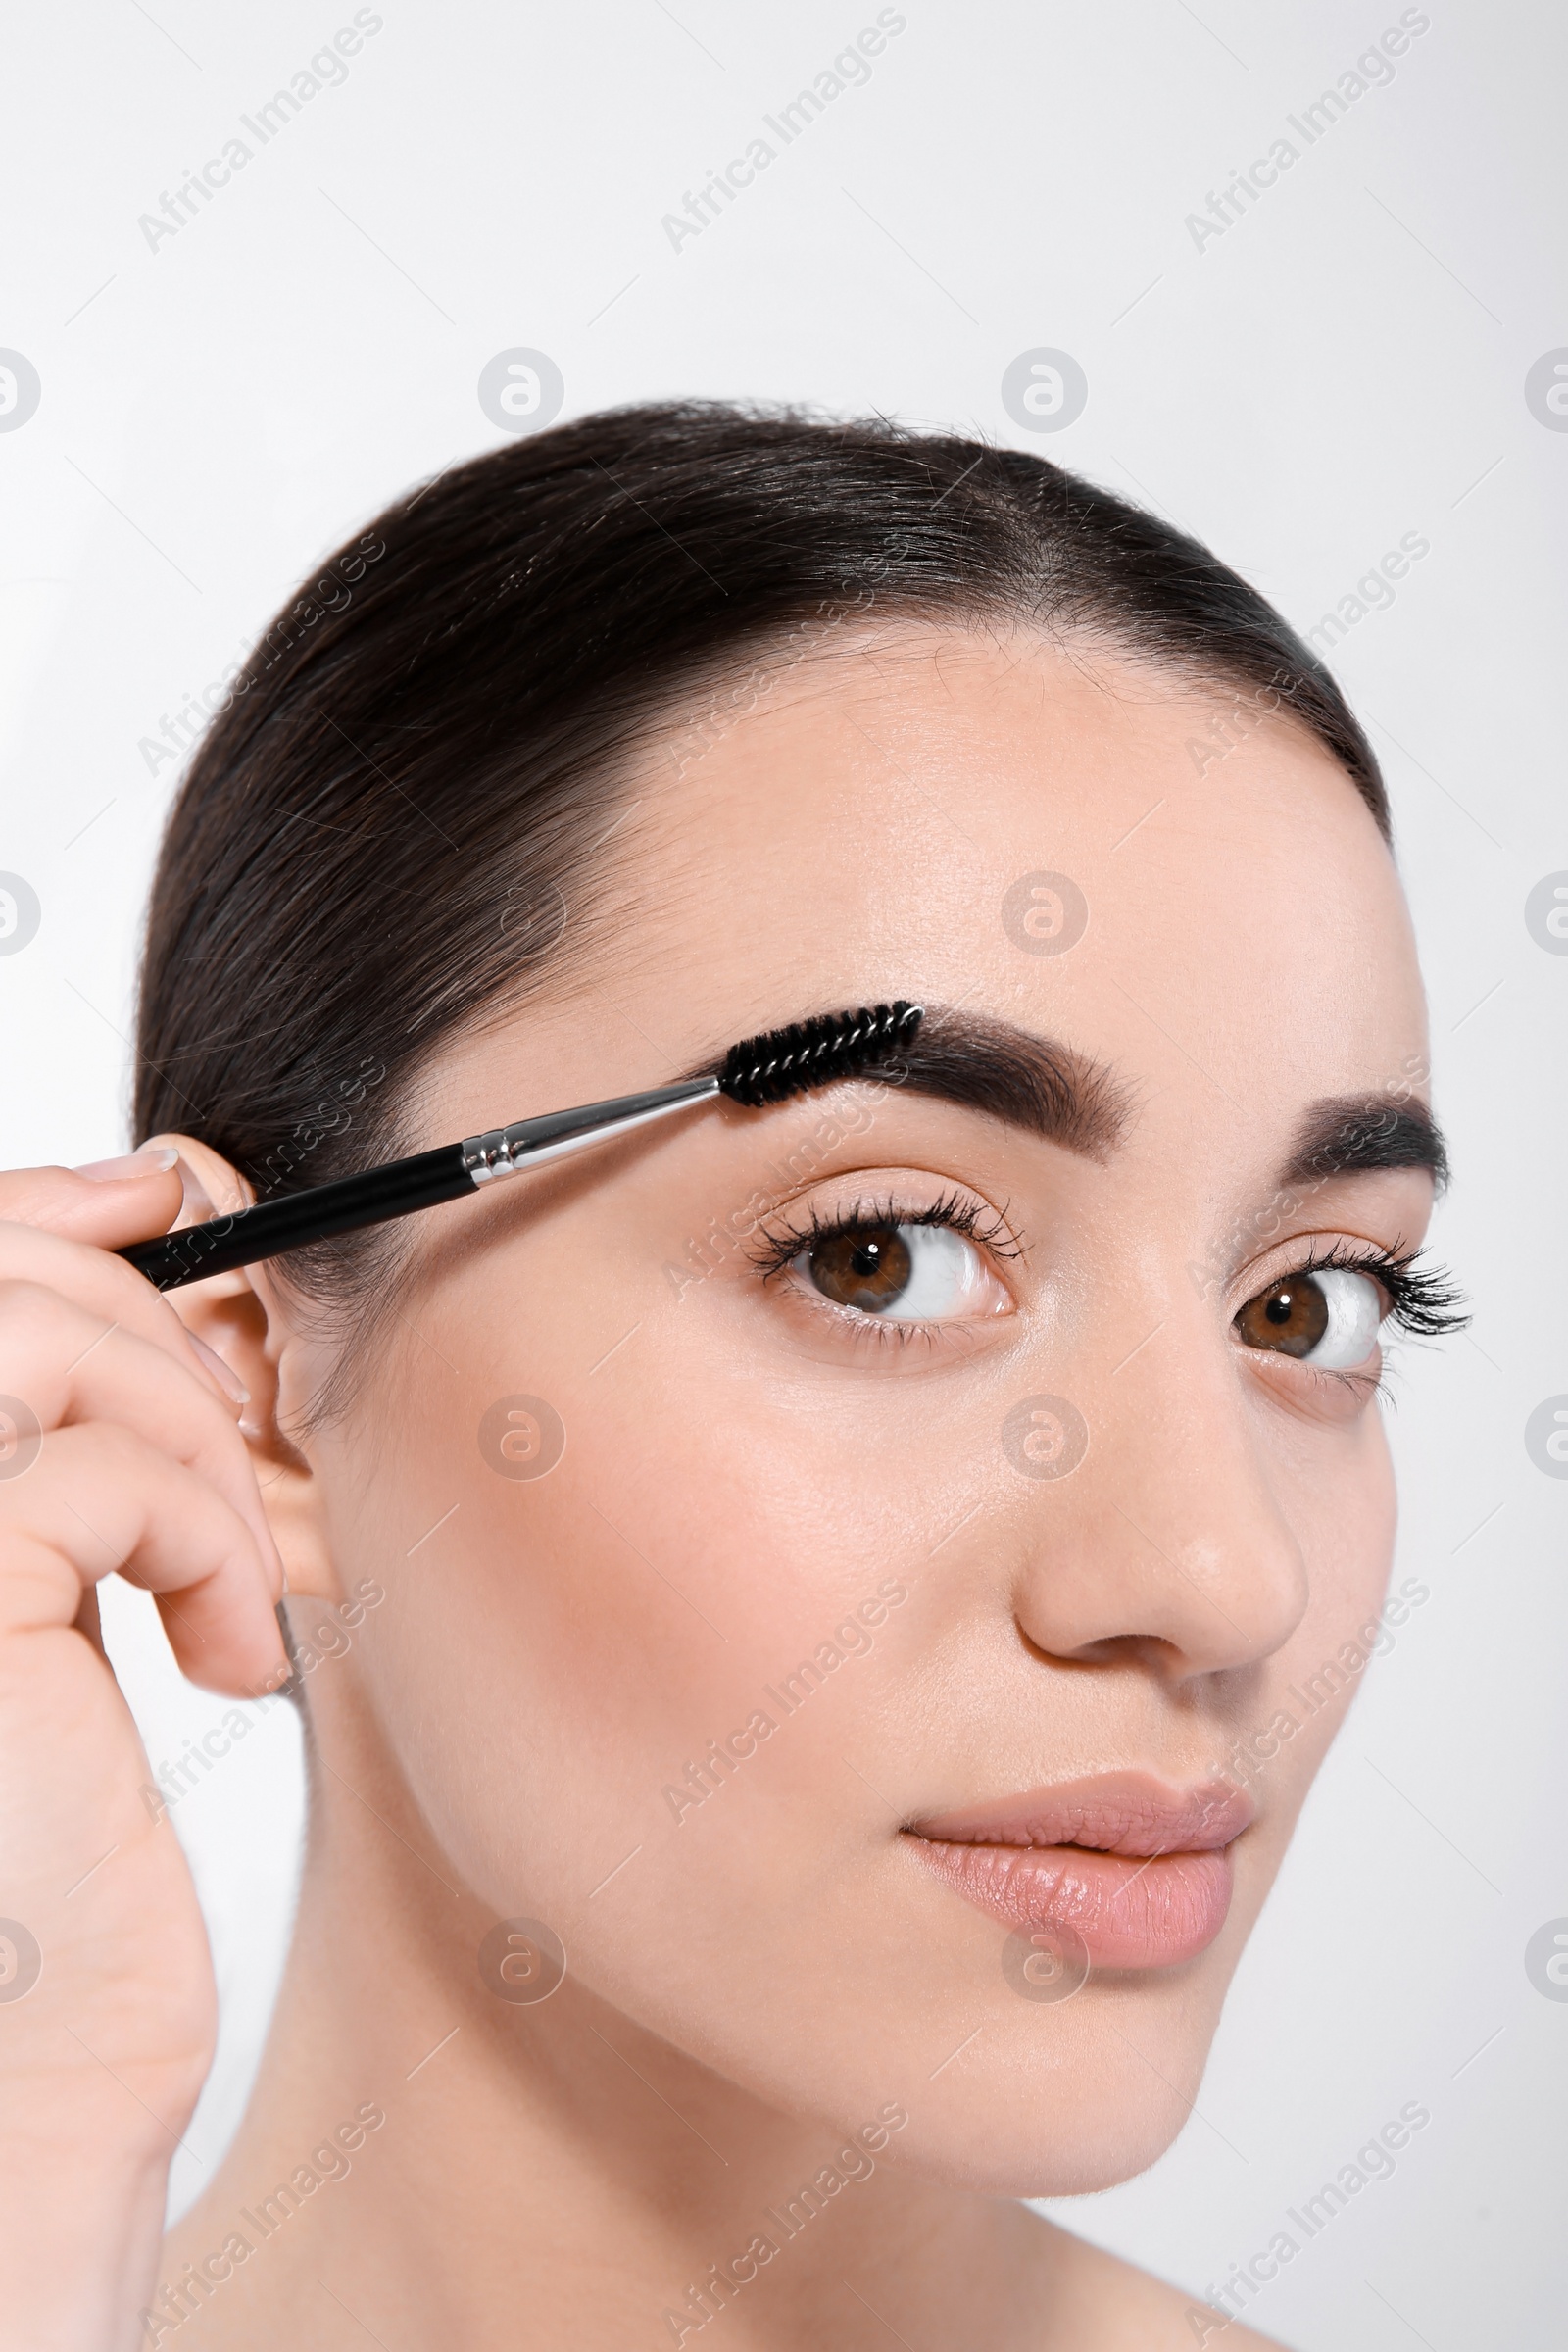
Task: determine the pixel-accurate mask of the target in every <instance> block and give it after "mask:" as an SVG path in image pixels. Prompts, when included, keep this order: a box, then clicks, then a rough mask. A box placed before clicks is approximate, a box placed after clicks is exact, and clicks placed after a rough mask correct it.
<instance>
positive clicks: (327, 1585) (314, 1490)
mask: <svg viewBox="0 0 1568 2352" xmlns="http://www.w3.org/2000/svg"><path fill="white" fill-rule="evenodd" d="M147 1142H148V1143H149V1144H153V1145H159V1144H172V1146H173V1147H174V1149H175V1151H176V1152H178V1153H179V1177H180V1182H181V1183H182V1185H183V1186H184V1188H185V1199H184V1204H183V1206H182V1207H181V1209H180V1212H179V1215H178V1216H177V1217H176V1219H175V1220H174V1226H173V1230H174V1231H175V1232H177V1231H178V1230H179V1229H180V1228H181V1227H182V1226H186V1225H201V1224H204V1223H205V1222H206V1220H207V1219H208V1218H209V1217H221V1216H229V1215H232V1214H233V1213H234V1212H235V1211H236V1210H238V1209H242V1208H249V1207H250V1206H251V1205H252V1204H253V1202H254V1201H255V1198H256V1196H255V1194H254V1193H253V1191H252V1190H251V1187H250V1185H249V1184H248V1183H247V1182H246V1180H245V1178H244V1177H243V1176H242V1175H240V1174H239V1172H238V1170H237V1169H235V1168H234V1167H232V1166H231V1165H230V1164H229V1162H228V1161H227V1160H226V1159H224V1158H223V1157H222V1156H221V1153H220V1152H215V1151H213V1150H212V1148H211V1146H210V1145H207V1144H203V1143H198V1142H197V1140H196V1139H195V1137H194V1136H189V1135H154V1136H149V1137H148V1138H147ZM164 1295H165V1297H166V1299H168V1301H169V1303H170V1305H171V1306H172V1308H173V1310H174V1312H175V1314H176V1315H178V1317H179V1319H180V1321H181V1322H182V1323H183V1324H184V1326H185V1329H186V1330H187V1331H188V1332H189V1333H190V1334H191V1335H192V1337H193V1338H194V1339H198V1340H200V1341H202V1343H203V1344H204V1345H205V1346H206V1347H208V1348H212V1349H213V1350H214V1352H215V1353H216V1354H218V1355H220V1356H221V1358H222V1360H223V1362H224V1363H225V1364H226V1365H227V1366H228V1368H229V1370H230V1371H231V1372H233V1373H234V1374H236V1375H237V1377H238V1378H239V1380H240V1381H241V1382H242V1383H243V1385H244V1386H245V1387H246V1388H247V1389H249V1391H250V1399H249V1401H248V1403H247V1404H246V1406H245V1410H244V1413H243V1415H242V1416H241V1419H240V1424H239V1427H240V1434H241V1436H242V1437H243V1438H244V1440H245V1443H246V1445H247V1446H249V1448H250V1455H251V1461H252V1464H253V1466H254V1468H255V1471H256V1483H257V1486H258V1487H259V1489H260V1490H261V1496H262V1503H263V1506H264V1508H265V1509H266V1512H267V1517H268V1521H269V1524H270V1527H271V1530H272V1537H273V1540H274V1542H275V1543H276V1544H277V1548H278V1550H279V1551H280V1552H281V1553H282V1555H283V1566H284V1569H285V1571H286V1572H287V1576H288V1590H289V1591H290V1593H311V1594H315V1595H318V1596H319V1597H320V1598H321V1599H324V1600H338V1599H340V1598H341V1597H342V1595H341V1593H339V1590H338V1581H337V1575H336V1571H335V1570H334V1568H333V1564H332V1555H331V1551H330V1548H329V1547H328V1545H327V1543H326V1541H325V1532H324V1525H323V1517H322V1511H321V1503H320V1495H319V1486H318V1481H317V1478H316V1474H315V1472H314V1471H313V1469H312V1467H311V1464H310V1462H309V1460H308V1459H307V1457H306V1455H305V1454H304V1453H302V1452H301V1450H300V1448H299V1446H296V1445H295V1444H294V1442H293V1441H292V1440H291V1439H290V1438H289V1437H288V1436H287V1435H286V1434H285V1433H284V1430H283V1428H282V1426H281V1422H280V1418H279V1402H280V1398H281V1397H282V1394H283V1391H284V1385H285V1384H284V1370H283V1358H284V1355H285V1353H286V1352H288V1351H290V1350H298V1349H299V1348H303V1346H304V1345H305V1341H304V1337H303V1335H302V1334H301V1332H300V1330H299V1328H298V1325H297V1323H296V1322H294V1321H292V1320H291V1319H290V1316H289V1310H288V1305H287V1302H286V1299H285V1298H284V1296H283V1294H282V1293H281V1292H280V1291H279V1289H278V1287H277V1285H276V1284H275V1283H274V1282H272V1281H271V1280H270V1278H269V1275H268V1269H267V1264H266V1261H265V1260H264V1261H263V1262H262V1263H261V1264H259V1265H255V1266H238V1267H236V1268H235V1269H234V1271H233V1272H232V1273H229V1274H214V1275H211V1276H210V1277H209V1278H208V1280H207V1281H205V1282H192V1283H187V1284H185V1285H184V1286H183V1288H181V1289H179V1290H175V1291H167V1292H166V1293H165V1294H164Z"/></svg>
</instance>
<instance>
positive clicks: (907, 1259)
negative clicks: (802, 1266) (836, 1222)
mask: <svg viewBox="0 0 1568 2352" xmlns="http://www.w3.org/2000/svg"><path fill="white" fill-rule="evenodd" d="M913 1262H914V1261H913V1258H912V1256H911V1253H910V1250H909V1245H908V1243H907V1241H906V1240H905V1238H904V1235H903V1234H902V1233H901V1232H900V1230H899V1228H898V1227H897V1226H896V1225H876V1226H871V1225H867V1226H861V1227H858V1229H857V1230H856V1231H855V1232H853V1233H835V1234H830V1235H829V1236H828V1237H827V1239H826V1240H825V1241H821V1242H818V1243H817V1244H816V1246H815V1248H814V1249H812V1250H809V1251H808V1252H807V1257H806V1263H807V1267H808V1270H809V1274H810V1278H811V1282H812V1284H813V1286H814V1287H815V1288H816V1289H817V1290H819V1291H820V1292H821V1294H822V1296H823V1298H824V1299H832V1300H833V1302H834V1304H835V1306H854V1307H858V1308H859V1309H860V1311H861V1313H862V1314H868V1315H874V1314H879V1313H883V1314H885V1313H886V1311H887V1309H888V1308H889V1307H890V1306H892V1305H894V1304H895V1303H896V1302H897V1300H898V1299H900V1298H901V1297H902V1296H903V1294H904V1292H905V1291H906V1290H907V1288H908V1285H909V1277H910V1274H911V1272H912V1270H913Z"/></svg>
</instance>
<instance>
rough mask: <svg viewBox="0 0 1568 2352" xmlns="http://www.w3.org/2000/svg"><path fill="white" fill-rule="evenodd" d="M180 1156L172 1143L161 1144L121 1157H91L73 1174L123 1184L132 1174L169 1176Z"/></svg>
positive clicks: (73, 1171) (101, 1181) (100, 1181)
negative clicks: (153, 1148) (151, 1148)
mask: <svg viewBox="0 0 1568 2352" xmlns="http://www.w3.org/2000/svg"><path fill="white" fill-rule="evenodd" d="M178 1157H179V1153H178V1152H176V1151H175V1149H174V1147H173V1145H172V1144H160V1145H159V1146H158V1147H157V1148H156V1150H149V1151H145V1152H126V1153H125V1154H124V1155H123V1158H120V1159H89V1160H88V1161H87V1162H86V1164H85V1166H83V1167H79V1168H73V1170H72V1174H73V1176H90V1177H91V1178H92V1181H93V1183H94V1184H123V1182H124V1181H125V1179H126V1178H127V1177H131V1176H167V1175H168V1173H169V1171H170V1169H171V1168H172V1166H173V1164H174V1162H175V1160H176V1159H178Z"/></svg>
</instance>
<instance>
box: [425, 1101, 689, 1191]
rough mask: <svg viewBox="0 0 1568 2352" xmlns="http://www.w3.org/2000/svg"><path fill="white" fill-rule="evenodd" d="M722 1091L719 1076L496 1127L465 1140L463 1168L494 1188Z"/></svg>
mask: <svg viewBox="0 0 1568 2352" xmlns="http://www.w3.org/2000/svg"><path fill="white" fill-rule="evenodd" d="M718 1091H719V1086H718V1080H717V1079H716V1078H688V1079H686V1080H684V1081H683V1082H682V1083H681V1084H680V1085H679V1086H659V1087H655V1088H654V1089H653V1090H652V1092H651V1093H648V1094H642V1095H618V1096H616V1097H615V1099H614V1100H613V1102H610V1103H583V1104H581V1105H580V1106H579V1107H578V1108H577V1109H576V1110H550V1111H546V1113H545V1115H544V1117H543V1118H539V1119H519V1120H518V1121H517V1123H516V1125H515V1127H493V1128H492V1129H491V1130H490V1133H489V1134H488V1135H470V1136H467V1137H466V1138H465V1140H464V1143H463V1164H464V1166H465V1167H466V1169H467V1171H468V1174H469V1175H470V1176H471V1177H472V1178H473V1181H474V1183H475V1184H494V1183H495V1182H496V1180H497V1178H498V1177H502V1176H515V1175H517V1174H518V1173H519V1172H520V1171H521V1170H522V1169H524V1168H537V1167H539V1166H541V1165H542V1164H543V1163H544V1162H545V1161H546V1160H548V1159H564V1158H565V1156H566V1154H567V1153H568V1152H581V1151H582V1150H584V1149H585V1147H586V1146H587V1145H589V1144H601V1143H606V1142H608V1141H609V1139H610V1137H611V1136H613V1135H624V1134H625V1133H626V1131H627V1129H628V1128H631V1127H645V1126H647V1124H648V1122H649V1121H650V1120H651V1119H662V1118H667V1117H668V1115H669V1113H670V1112H671V1111H674V1110H684V1109H685V1108H686V1106H687V1104H688V1103H706V1102H708V1101H709V1099H710V1098H711V1096H713V1095H716V1094H717V1093H718Z"/></svg>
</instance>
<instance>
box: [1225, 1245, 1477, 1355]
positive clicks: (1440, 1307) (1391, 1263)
mask: <svg viewBox="0 0 1568 2352" xmlns="http://www.w3.org/2000/svg"><path fill="white" fill-rule="evenodd" d="M1421 1255H1422V1252H1421V1251H1420V1250H1383V1249H1380V1248H1379V1247H1378V1246H1377V1245H1376V1244H1374V1243H1360V1244H1356V1243H1349V1242H1335V1243H1334V1244H1333V1245H1332V1246H1331V1247H1330V1248H1329V1249H1327V1250H1313V1251H1312V1253H1311V1255H1310V1256H1309V1257H1308V1258H1307V1260H1306V1262H1305V1263H1304V1264H1303V1265H1299V1266H1287V1267H1286V1268H1285V1269H1284V1271H1283V1272H1282V1273H1281V1274H1279V1275H1276V1277H1275V1280H1276V1281H1279V1282H1288V1281H1290V1280H1291V1278H1292V1277H1293V1276H1295V1277H1297V1278H1298V1279H1299V1277H1300V1276H1301V1275H1303V1274H1316V1273H1318V1272H1320V1271H1321V1270H1322V1269H1323V1268H1325V1267H1338V1268H1341V1269H1343V1271H1344V1272H1346V1273H1348V1274H1366V1275H1369V1276H1370V1277H1371V1279H1372V1280H1373V1281H1374V1282H1376V1283H1378V1284H1379V1285H1380V1286H1381V1288H1382V1290H1383V1294H1384V1296H1385V1298H1386V1299H1388V1301H1389V1311H1388V1314H1387V1316H1386V1317H1385V1318H1384V1320H1385V1321H1386V1322H1390V1323H1396V1324H1397V1326H1398V1328H1399V1329H1400V1331H1402V1332H1405V1333H1407V1334H1408V1335H1409V1336H1410V1337H1411V1338H1412V1339H1424V1340H1446V1339H1449V1338H1451V1337H1452V1335H1453V1334H1454V1333H1456V1332H1460V1331H1463V1330H1464V1329H1465V1328H1466V1326H1467V1325H1468V1324H1469V1322H1470V1321H1471V1317H1470V1316H1469V1315H1468V1314H1467V1313H1465V1311H1464V1294H1463V1293H1462V1292H1461V1291H1459V1290H1456V1289H1455V1288H1454V1284H1453V1278H1452V1276H1451V1275H1450V1274H1449V1273H1448V1271H1447V1269H1446V1267H1444V1266H1421V1265H1418V1264H1417V1262H1416V1261H1417V1259H1418V1258H1419V1257H1420V1256H1421ZM1254 1296H1255V1293H1254Z"/></svg>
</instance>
